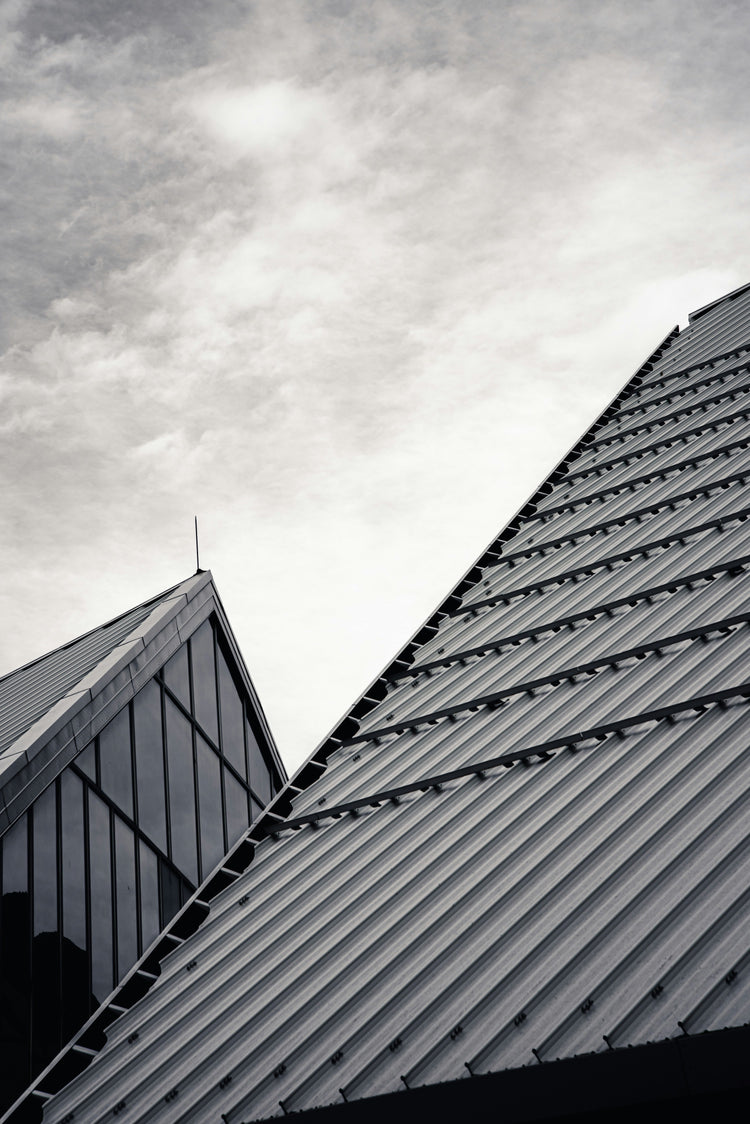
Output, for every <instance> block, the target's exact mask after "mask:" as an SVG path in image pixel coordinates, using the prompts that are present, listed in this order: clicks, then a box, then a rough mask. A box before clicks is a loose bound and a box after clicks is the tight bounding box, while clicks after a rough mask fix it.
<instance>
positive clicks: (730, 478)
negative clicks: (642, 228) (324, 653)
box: [37, 290, 750, 1124]
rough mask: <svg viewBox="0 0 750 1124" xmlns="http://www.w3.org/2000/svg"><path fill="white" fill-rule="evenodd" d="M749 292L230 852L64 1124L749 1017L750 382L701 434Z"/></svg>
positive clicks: (97, 1029) (322, 1090)
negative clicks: (713, 380)
mask: <svg viewBox="0 0 750 1124" xmlns="http://www.w3.org/2000/svg"><path fill="white" fill-rule="evenodd" d="M730 297H731V299H730ZM730 297H728V298H727V299H726V300H724V301H719V302H715V303H714V304H713V305H712V306H709V307H708V308H707V309H705V310H702V311H701V314H700V316H698V317H697V318H695V319H694V320H693V322H692V323H691V325H690V326H689V327H688V328H687V329H685V331H683V332H681V333H679V334H677V333H672V334H671V335H670V336H669V337H667V339H666V340H665V342H664V344H662V345H661V347H660V348H659V349H658V351H657V353H656V354H655V355H654V356H653V357H652V359H651V360H650V361H649V362H648V363H647V364H645V365H644V367H643V368H641V370H640V371H639V372H637V374H636V375H635V376H634V377H633V379H631V380H630V382H629V383H628V384H627V386H626V387H625V389H624V391H623V392H622V394H621V395H620V396H618V399H617V400H616V401H615V402H614V403H613V404H612V406H611V407H610V408H609V409H608V411H606V412H605V414H604V415H603V416H602V418H600V419H599V421H598V422H597V423H595V425H594V426H593V427H592V429H591V430H589V432H588V433H587V435H586V436H585V437H584V438H583V439H582V442H580V443H579V445H578V446H576V447H575V448H574V449H573V450H572V451H571V453H570V454H569V455H568V457H567V458H566V459H565V461H564V462H563V463H562V464H561V465H560V466H559V467H558V469H556V470H555V472H554V473H553V474H552V476H551V477H550V478H549V480H548V481H547V482H546V483H545V484H544V485H542V487H541V489H540V490H539V492H538V493H537V494H536V496H534V497H533V498H532V500H531V501H529V503H528V504H527V505H526V506H525V507H524V508H523V509H522V510H521V512H520V513H519V515H518V516H517V517H515V518H514V520H513V521H512V522H511V524H510V525H509V527H508V528H506V530H505V531H503V532H502V533H501V535H500V536H499V537H498V539H497V540H495V542H494V543H493V544H491V545H490V547H489V548H488V549H487V551H486V552H485V553H484V554H483V556H482V557H481V558H480V560H479V562H478V563H477V564H476V565H475V566H473V567H472V569H471V570H470V571H469V573H468V575H467V576H466V577H465V578H464V579H463V580H462V582H461V583H460V584H459V586H457V587H456V589H455V590H454V591H453V592H452V593H451V594H450V596H449V597H448V598H447V599H446V601H445V602H443V604H442V605H441V606H440V608H439V610H438V611H437V613H436V614H435V615H434V616H433V618H431V619H430V620H429V621H428V622H427V623H426V624H425V625H424V626H423V628H422V629H420V631H419V633H418V634H417V636H416V637H415V638H414V639H413V640H412V641H411V642H410V643H409V645H407V647H406V648H405V649H404V650H403V651H402V652H401V653H400V654H399V656H398V657H397V658H396V660H395V661H394V662H393V663H392V665H390V667H389V668H388V669H386V672H384V674H383V675H382V676H381V677H380V678H379V679H378V680H376V681H375V682H374V683H373V684H372V685H371V686H370V687H369V688H368V689H367V691H366V692H365V695H364V696H363V697H362V698H361V699H360V700H358V701H357V703H356V704H355V705H354V707H353V708H352V711H351V712H350V714H349V715H348V716H346V717H345V719H344V720H343V721H342V722H341V723H340V724H339V725H338V726H337V728H336V730H335V731H334V733H333V734H332V735H330V736H329V737H328V738H327V739H326V740H325V742H324V743H323V745H322V746H321V747H319V749H318V750H317V751H316V753H315V754H314V755H313V757H312V758H311V759H310V761H309V762H308V763H307V764H306V765H305V766H303V768H302V769H301V770H300V772H299V774H298V776H297V777H296V778H294V780H293V782H292V783H291V784H290V785H289V786H288V788H287V790H286V792H285V793H283V794H282V795H281V796H280V797H279V798H278V799H277V800H276V802H275V804H274V805H273V806H272V808H271V810H270V812H267V813H266V816H265V820H263V821H261V822H260V823H259V824H257V825H256V826H255V827H254V828H253V829H252V831H251V832H250V834H249V835H248V837H247V839H246V840H245V841H244V842H243V843H242V844H241V845H240V847H239V848H238V849H237V850H236V851H235V852H234V853H232V854H230V855H229V856H228V857H227V858H226V860H225V862H224V867H223V869H222V870H217V871H216V872H215V873H214V875H213V876H212V878H211V879H209V881H208V883H207V884H205V885H204V887H203V888H202V889H201V890H200V891H199V892H198V898H199V899H200V900H199V901H196V902H195V903H194V904H193V905H192V906H188V907H186V909H185V910H184V911H183V914H182V915H181V918H180V919H178V922H177V923H176V926H177V927H176V928H175V930H174V936H173V937H168V936H163V937H162V938H160V941H159V942H158V943H157V944H156V945H155V946H154V948H153V949H152V950H151V952H150V954H149V955H148V956H147V957H146V959H145V961H144V962H143V964H142V966H141V972H143V970H144V969H148V970H149V971H152V972H154V974H155V971H154V970H155V969H156V966H157V964H159V965H160V969H159V970H160V975H159V977H158V979H157V980H156V981H155V982H154V983H153V986H152V987H151V988H150V990H149V991H148V993H147V994H146V995H145V996H144V997H143V998H142V999H140V1001H138V1002H135V1003H134V1002H133V1001H134V999H135V998H136V996H137V995H138V994H139V992H141V991H143V990H144V988H145V987H146V986H147V983H148V982H150V980H149V979H148V978H147V977H145V976H143V975H141V977H140V979H139V978H138V977H137V974H135V975H134V976H132V977H131V979H130V980H129V981H126V983H125V984H124V985H123V988H122V989H121V990H120V992H118V993H116V994H115V996H114V997H113V999H112V1002H113V1003H114V1006H113V1005H112V1004H110V1005H109V1007H108V1008H107V1007H105V1008H104V1009H102V1011H101V1012H100V1013H99V1014H98V1015H97V1016H95V1018H94V1020H93V1021H92V1023H91V1025H90V1026H89V1028H88V1029H87V1030H86V1031H85V1032H84V1034H83V1035H82V1036H81V1038H80V1039H79V1045H80V1046H81V1047H84V1048H88V1049H89V1050H93V1051H94V1052H96V1051H97V1050H98V1052H96V1056H95V1057H94V1058H93V1061H92V1062H91V1064H90V1065H88V1068H86V1069H85V1070H84V1071H83V1072H82V1073H81V1074H80V1076H78V1077H77V1078H75V1079H74V1080H73V1081H72V1082H70V1083H69V1084H68V1085H66V1086H64V1087H62V1088H61V1086H63V1085H64V1082H65V1081H66V1080H68V1078H69V1076H70V1074H71V1072H72V1070H71V1065H72V1062H71V1058H73V1057H74V1055H72V1054H70V1053H68V1054H67V1055H65V1056H64V1057H62V1058H61V1059H59V1061H58V1062H57V1064H56V1065H53V1066H52V1067H51V1069H50V1071H49V1072H48V1073H47V1074H45V1075H42V1078H41V1079H40V1082H39V1085H38V1088H37V1093H38V1095H39V1097H40V1099H45V1097H49V1095H50V1094H54V1093H56V1095H54V1096H52V1098H51V1099H50V1100H48V1101H47V1103H46V1106H45V1113H44V1119H45V1121H47V1122H52V1124H61V1122H62V1121H66V1122H68V1124H69V1122H70V1121H78V1120H85V1121H87V1122H92V1124H93V1122H98V1121H104V1120H108V1119H110V1118H111V1116H112V1114H113V1112H114V1113H116V1115H117V1116H118V1120H121V1121H123V1122H127V1124H146V1122H147V1121H159V1124H173V1122H174V1124H177V1122H180V1124H187V1122H189V1121H195V1122H196V1124H197V1122H203V1121H206V1120H211V1119H219V1118H220V1117H221V1118H223V1120H224V1121H225V1124H240V1122H243V1121H244V1122H249V1121H253V1120H263V1119H267V1118H269V1117H273V1116H279V1115H281V1114H282V1113H287V1112H292V1111H304V1110H306V1109H312V1108H313V1107H315V1106H317V1105H327V1104H335V1103H343V1101H348V1102H349V1103H350V1105H351V1104H352V1103H353V1102H356V1101H357V1100H358V1099H360V1098H363V1097H370V1096H374V1095H377V1094H382V1093H387V1092H395V1091H397V1090H399V1089H402V1090H403V1089H405V1088H414V1087H415V1086H419V1085H423V1084H431V1083H435V1082H439V1081H446V1080H459V1079H463V1080H465V1081H467V1082H470V1081H471V1080H472V1075H476V1074H482V1073H488V1072H490V1071H497V1070H501V1069H507V1068H513V1067H519V1066H525V1065H532V1064H533V1065H538V1064H540V1063H541V1064H542V1065H544V1064H545V1063H547V1062H549V1061H551V1060H553V1059H556V1058H568V1057H573V1056H576V1055H578V1054H581V1053H583V1052H588V1051H594V1052H597V1051H607V1050H608V1049H618V1048H620V1047H623V1046H628V1045H636V1044H640V1043H644V1042H648V1041H652V1040H654V1039H659V1038H669V1037H675V1036H681V1035H685V1034H694V1033H696V1032H700V1031H703V1030H714V1029H718V1028H722V1027H729V1026H736V1025H738V1024H741V1023H744V1022H746V1021H748V1019H750V983H749V982H748V976H749V975H750V973H748V972H747V967H748V965H750V927H749V925H748V922H750V891H748V866H749V864H750V839H748V833H747V823H748V812H749V811H750V755H749V754H748V752H747V746H748V740H749V739H750V707H749V706H748V701H749V700H750V672H749V670H748V669H750V659H749V658H748V657H749V656H750V623H749V622H750V606H749V605H748V598H747V590H748V584H747V583H748V577H747V573H746V571H747V567H748V565H749V564H750V539H748V534H750V531H748V527H749V526H750V521H748V514H750V504H748V503H747V502H746V501H745V502H743V501H744V496H745V482H746V477H745V473H746V472H747V471H748V468H749V466H748V454H747V449H748V446H750V429H748V422H747V420H746V417H745V414H746V413H747V410H746V411H745V414H743V402H745V403H746V405H747V407H748V410H750V398H745V396H746V395H747V392H748V385H747V383H748V382H750V380H745V382H744V383H743V382H733V384H732V385H733V387H734V389H733V390H732V395H733V397H732V399H731V401H729V402H728V401H727V399H726V398H725V397H722V398H721V400H720V401H717V403H715V404H710V405H706V412H705V413H701V414H700V415H699V416H698V418H697V419H696V417H695V415H694V414H692V413H690V414H686V413H685V412H684V410H685V402H684V392H685V391H688V392H689V391H690V385H691V379H694V380H695V386H696V387H697V388H698V389H699V391H700V392H701V393H702V388H703V387H705V386H707V385H708V384H707V383H706V379H707V378H708V377H709V376H710V373H711V371H712V369H713V368H714V364H713V363H712V360H713V359H714V358H715V357H716V356H722V357H723V358H721V359H720V360H719V363H724V362H725V361H727V353H729V352H733V354H734V359H733V361H734V363H735V365H736V364H737V353H738V352H739V351H741V350H742V344H743V343H747V341H748V340H749V339H750V291H748V292H743V291H741V290H740V291H739V292H738V293H737V294H736V295H735V296H732V295H730ZM680 371H687V372H688V373H687V375H686V376H683V375H681V374H679V372H680ZM722 385H723V384H722ZM644 387H645V388H646V395H645V396H644ZM665 387H667V388H673V389H675V391H676V390H677V388H678V387H679V394H678V395H676V397H675V398H674V399H673V400H672V399H666V398H664V393H665ZM657 391H658V394H659V395H660V396H661V397H660V402H659V406H658V409H657V410H655V411H654V412H653V414H650V413H649V412H648V411H646V412H645V413H638V412H636V413H633V412H632V409H633V408H634V407H640V405H642V404H644V401H645V400H646V401H647V396H648V395H649V394H651V393H657ZM735 391H736V394H735ZM670 402H671V407H674V409H673V412H670ZM714 406H716V408H715V409H714ZM730 415H731V416H730ZM633 418H637V419H638V421H637V422H636V423H634V422H633ZM618 419H629V420H628V422H627V424H628V426H629V427H630V428H631V429H632V428H634V427H635V432H633V433H629V434H625V435H624V440H623V441H622V442H620V441H617V442H616V444H615V445H614V446H609V445H608V446H602V447H600V450H599V455H601V456H602V457H606V458H608V460H610V461H611V460H612V456H610V452H611V451H612V450H613V449H614V450H615V451H616V452H617V455H618V457H619V459H618V460H617V463H616V464H611V463H608V464H606V465H605V466H604V467H602V466H601V465H599V466H598V467H597V466H595V465H593V464H592V463H591V462H592V459H593V458H591V457H589V456H588V455H587V453H586V449H587V448H588V447H589V445H590V444H593V443H596V442H598V441H600V440H601V439H602V437H606V436H607V435H611V434H612V423H613V421H618ZM722 419H725V420H724V421H722ZM698 430H699V431H698ZM680 435H681V436H680ZM644 449H651V451H650V452H648V453H644V452H643V450H644ZM608 450H609V451H608ZM633 452H637V453H638V455H631V454H632V453H633ZM587 466H588V467H587ZM582 472H585V473H586V475H585V476H581V475H580V474H581V473H582ZM597 489H598V490H599V491H600V493H601V495H600V496H599V498H597V499H595V500H593V501H588V502H584V501H585V497H586V495H591V493H592V492H595V491H596V490H597ZM580 497H584V499H583V500H581V502H580V503H579V502H578V500H579V498H580ZM561 505H562V510H563V514H562V515H561V516H553V517H551V518H550V519H548V520H547V521H545V520H544V519H543V518H541V517H540V516H541V515H542V514H543V512H544V511H545V510H546V511H549V509H550V508H560V506H561ZM644 509H645V510H644ZM532 539H534V540H536V541H535V542H533V541H532ZM513 555H515V557H513ZM509 556H510V557H509ZM269 833H270V834H269ZM251 859H252V861H250V860H251ZM199 920H202V923H201V924H200V925H198V921H199ZM196 925H198V927H197V929H196ZM180 926H182V928H180ZM190 930H194V931H193V932H192V935H188V933H189V931H190ZM184 937H187V939H186V940H185V941H184V943H183V938H184ZM176 946H177V947H176ZM104 1028H108V1029H107V1030H106V1035H107V1041H106V1044H105V1045H103V1048H101V1049H99V1047H100V1046H102V1044H103V1038H102V1037H101V1032H102V1030H103V1029H104ZM76 1057H77V1059H78V1063H77V1064H78V1067H80V1065H83V1064H84V1063H85V1062H86V1061H88V1060H89V1057H90V1055H89V1054H85V1053H81V1052H80V1051H79V1054H78V1055H76ZM66 1067H67V1068H66ZM74 1068H75V1067H74ZM58 1090H59V1091H58Z"/></svg>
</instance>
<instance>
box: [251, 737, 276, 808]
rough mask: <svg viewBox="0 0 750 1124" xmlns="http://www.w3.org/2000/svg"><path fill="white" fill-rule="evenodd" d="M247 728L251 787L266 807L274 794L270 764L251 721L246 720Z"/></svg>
mask: <svg viewBox="0 0 750 1124" xmlns="http://www.w3.org/2000/svg"><path fill="white" fill-rule="evenodd" d="M246 728H247V729H246V733H247V756H248V767H249V770H250V776H249V780H250V787H251V788H252V790H253V792H254V793H255V795H256V796H257V797H258V798H259V800H260V802H261V803H262V805H263V807H264V808H265V806H266V804H267V803H268V801H269V800H270V799H271V796H272V795H273V792H272V790H271V778H270V775H269V770H268V766H267V765H266V763H265V761H264V760H263V754H262V753H261V751H260V746H259V745H258V739H257V738H256V736H255V734H254V733H253V729H252V726H251V725H250V723H249V722H246Z"/></svg>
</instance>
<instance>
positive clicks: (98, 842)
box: [89, 792, 113, 1003]
mask: <svg viewBox="0 0 750 1124" xmlns="http://www.w3.org/2000/svg"><path fill="white" fill-rule="evenodd" d="M89 862H90V864H91V866H90V878H91V902H92V907H93V908H92V910H91V988H92V991H93V993H94V995H95V996H96V999H97V1001H98V1002H99V1003H101V1001H102V1000H103V999H105V998H106V997H107V996H108V995H109V993H110V991H111V990H112V982H113V975H112V969H113V963H112V954H113V946H112V865H111V862H110V844H109V808H108V807H107V805H106V804H105V803H104V801H102V800H100V799H99V797H98V796H97V795H96V794H95V793H93V792H89Z"/></svg>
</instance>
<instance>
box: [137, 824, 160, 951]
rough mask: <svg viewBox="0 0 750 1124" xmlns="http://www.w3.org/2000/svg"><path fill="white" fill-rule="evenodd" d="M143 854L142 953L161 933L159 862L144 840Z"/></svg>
mask: <svg viewBox="0 0 750 1124" xmlns="http://www.w3.org/2000/svg"><path fill="white" fill-rule="evenodd" d="M140 852H141V936H142V946H141V949H142V951H145V949H147V948H148V946H149V945H150V944H151V942H152V940H153V939H154V937H155V936H156V935H157V933H158V932H159V930H160V928H161V926H160V924H159V860H158V858H157V856H156V852H155V851H152V850H151V848H150V847H148V846H147V845H146V844H145V843H144V842H143V840H141V845H140Z"/></svg>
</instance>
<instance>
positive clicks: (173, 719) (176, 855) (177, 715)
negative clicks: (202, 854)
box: [165, 699, 198, 882]
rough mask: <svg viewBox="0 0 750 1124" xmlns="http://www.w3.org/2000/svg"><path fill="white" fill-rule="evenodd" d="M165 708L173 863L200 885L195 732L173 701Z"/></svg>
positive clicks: (169, 701)
mask: <svg viewBox="0 0 750 1124" xmlns="http://www.w3.org/2000/svg"><path fill="white" fill-rule="evenodd" d="M165 706H166V714H167V755H168V757H167V760H168V762H169V817H170V824H171V834H172V862H173V863H174V864H175V866H176V867H178V868H179V869H180V870H181V871H182V873H183V874H185V875H186V876H187V877H188V878H189V879H190V881H191V882H197V880H198V845H197V837H196V824H195V812H196V807H195V781H194V778H193V736H192V729H191V726H190V723H189V722H188V720H187V719H186V718H185V717H184V715H183V714H182V713H181V711H179V710H178V709H177V707H176V706H175V704H174V703H173V702H172V700H171V699H166V700H165Z"/></svg>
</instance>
